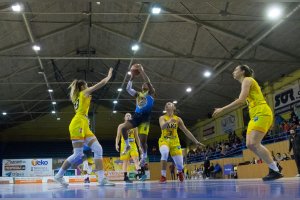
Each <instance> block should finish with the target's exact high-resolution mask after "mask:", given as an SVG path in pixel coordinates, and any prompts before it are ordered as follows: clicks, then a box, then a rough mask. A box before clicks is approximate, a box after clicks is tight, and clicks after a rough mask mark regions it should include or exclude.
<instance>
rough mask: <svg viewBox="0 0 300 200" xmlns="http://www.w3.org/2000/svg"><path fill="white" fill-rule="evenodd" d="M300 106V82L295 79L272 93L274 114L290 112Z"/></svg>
mask: <svg viewBox="0 0 300 200" xmlns="http://www.w3.org/2000/svg"><path fill="white" fill-rule="evenodd" d="M294 107H300V83H299V81H296V82H294V83H292V84H290V85H289V86H286V87H284V88H282V89H280V90H278V91H276V92H275V93H274V111H275V114H283V113H286V112H290V111H292V110H293V109H294Z"/></svg>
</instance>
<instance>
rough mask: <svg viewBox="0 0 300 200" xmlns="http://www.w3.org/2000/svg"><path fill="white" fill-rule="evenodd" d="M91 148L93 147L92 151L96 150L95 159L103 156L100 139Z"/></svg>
mask: <svg viewBox="0 0 300 200" xmlns="http://www.w3.org/2000/svg"><path fill="white" fill-rule="evenodd" d="M91 149H92V151H93V152H94V158H95V159H100V158H102V156H103V149H102V146H101V145H100V144H99V142H98V141H96V142H94V143H93V144H92V145H91Z"/></svg>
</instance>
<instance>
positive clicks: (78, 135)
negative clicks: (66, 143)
mask: <svg viewBox="0 0 300 200" xmlns="http://www.w3.org/2000/svg"><path fill="white" fill-rule="evenodd" d="M69 131H70V137H71V140H84V139H85V138H88V137H95V135H94V134H93V132H92V131H91V130H90V127H89V121H88V119H87V118H86V117H84V116H75V117H73V119H72V121H71V123H70V126H69Z"/></svg>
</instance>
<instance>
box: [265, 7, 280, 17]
mask: <svg viewBox="0 0 300 200" xmlns="http://www.w3.org/2000/svg"><path fill="white" fill-rule="evenodd" d="M281 15H282V8H281V7H280V6H271V7H269V8H268V10H267V17H268V18H269V19H270V20H276V19H278V18H280V17H281Z"/></svg>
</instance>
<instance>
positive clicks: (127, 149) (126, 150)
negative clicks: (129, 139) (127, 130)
mask: <svg viewBox="0 0 300 200" xmlns="http://www.w3.org/2000/svg"><path fill="white" fill-rule="evenodd" d="M130 149H131V146H130V145H129V146H126V147H125V150H124V151H123V152H122V155H125V154H126V153H127V152H128V151H130Z"/></svg>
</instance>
